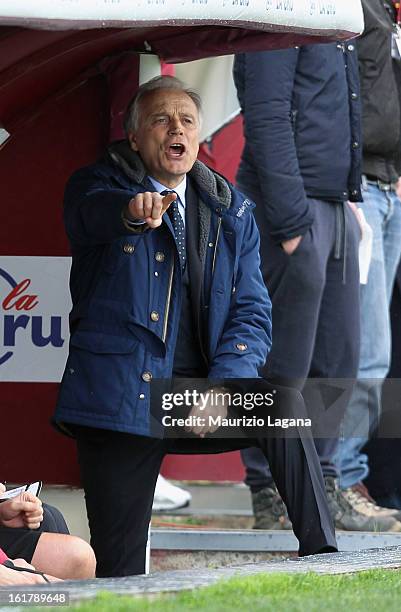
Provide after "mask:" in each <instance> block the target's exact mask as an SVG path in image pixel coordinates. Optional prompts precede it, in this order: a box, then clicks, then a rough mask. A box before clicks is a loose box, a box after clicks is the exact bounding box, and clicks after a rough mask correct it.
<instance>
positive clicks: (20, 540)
mask: <svg viewBox="0 0 401 612" xmlns="http://www.w3.org/2000/svg"><path fill="white" fill-rule="evenodd" d="M44 532H50V533H65V534H68V533H69V531H68V527H67V525H66V523H65V521H64V518H63V515H62V514H61V512H60V511H59V510H57V508H54V507H53V506H49V505H48V504H43V522H42V524H41V526H40V527H39V528H38V529H14V528H12V527H0V548H2V549H3V550H4V552H5V553H6V555H7V556H8V557H9V559H25V561H27V562H28V563H30V562H31V561H32V557H33V555H34V552H35V550H36V546H37V545H38V542H39V538H40V536H41V535H42V533H44Z"/></svg>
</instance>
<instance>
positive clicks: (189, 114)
mask: <svg viewBox="0 0 401 612" xmlns="http://www.w3.org/2000/svg"><path fill="white" fill-rule="evenodd" d="M138 123H139V126H138V129H137V131H136V133H134V132H130V134H129V141H130V143H131V148H132V149H133V150H134V151H137V152H138V153H139V154H140V156H141V158H142V160H143V162H144V164H145V166H146V169H147V171H148V174H149V175H150V176H152V177H153V178H155V179H156V180H158V181H159V182H160V183H162V184H163V185H166V187H170V188H174V187H176V186H177V185H179V184H180V183H181V181H182V179H183V178H184V176H185V174H186V173H187V172H188V171H189V170H190V169H191V168H192V166H193V165H194V162H195V160H196V157H197V155H198V150H199V127H200V126H199V115H198V110H197V108H196V105H195V103H194V102H193V101H192V99H191V98H190V97H189V96H188V95H187V94H186V93H185V92H184V91H180V90H176V89H157V90H155V91H151V92H149V93H148V94H147V95H146V96H144V97H143V98H142V100H141V102H140V107H139V122H138Z"/></svg>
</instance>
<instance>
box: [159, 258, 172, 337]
mask: <svg viewBox="0 0 401 612" xmlns="http://www.w3.org/2000/svg"><path fill="white" fill-rule="evenodd" d="M173 275H174V258H173V259H172V261H171V268H170V276H169V279H168V289H167V300H166V306H165V309H164V323H163V335H162V340H163V342H165V341H166V336H167V325H168V315H169V312H170V302H171V289H172V286H173Z"/></svg>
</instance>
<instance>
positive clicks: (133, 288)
mask: <svg viewBox="0 0 401 612" xmlns="http://www.w3.org/2000/svg"><path fill="white" fill-rule="evenodd" d="M199 124H200V99H199V96H198V95H197V94H196V93H195V92H193V91H191V90H189V89H186V88H185V87H184V85H183V84H182V83H181V82H180V81H179V80H177V79H175V78H172V77H157V78H156V79H152V80H151V81H149V82H148V83H146V84H144V85H142V86H141V87H140V88H139V90H138V92H137V94H136V96H135V98H134V99H133V101H132V102H131V103H130V105H129V107H128V110H127V116H126V124H125V127H126V134H127V139H126V140H125V141H123V142H119V143H114V144H112V145H111V146H110V148H109V149H108V152H107V154H106V156H105V157H104V158H103V160H102V161H100V162H99V163H96V164H95V165H92V166H90V167H88V168H84V169H81V170H79V171H78V172H77V173H75V174H74V175H73V177H72V178H71V179H70V182H69V183H68V186H67V190H66V197H65V223H66V229H67V233H68V237H69V240H70V243H71V248H72V254H73V265H72V272H71V293H72V299H73V310H72V313H71V321H70V322H71V343H70V354H69V358H68V361H67V365H66V370H65V374H64V377H63V382H62V386H61V391H60V396H59V400H58V407H57V410H56V416H55V420H56V422H57V423H58V424H59V426H60V427H62V428H64V429H67V430H68V431H70V432H72V433H73V435H75V436H76V438H77V446H78V456H79V463H80V468H81V476H82V482H83V486H84V488H85V497H86V505H87V511H88V517H89V525H90V529H91V536H92V544H93V546H94V549H95V553H96V556H97V562H98V565H97V568H98V575H99V576H110V575H115V576H117V575H129V574H138V573H142V572H143V571H144V569H145V549H146V540H147V533H148V525H149V520H150V515H151V507H152V498H153V492H154V488H155V483H156V479H157V474H158V472H159V468H160V464H161V461H162V459H163V457H164V455H165V454H166V453H168V452H173V451H174V452H177V442H176V441H175V442H174V441H173V440H169V439H166V438H164V439H162V438H157V437H155V434H154V432H152V431H151V423H150V422H151V417H150V409H149V400H150V387H151V385H150V384H149V383H150V382H151V380H152V378H169V377H171V376H174V377H194V378H195V377H196V378H201V377H204V378H211V379H224V378H240V377H242V378H243V377H247V378H255V377H257V375H258V367H260V366H262V365H263V364H264V362H265V360H266V355H267V352H268V350H269V348H270V344H271V340H270V334H271V323H270V301H269V298H268V295H267V291H266V289H265V287H264V283H263V280H262V277H261V274H260V270H259V255H258V246H259V235H258V231H257V228H256V225H255V222H254V219H253V216H252V214H251V210H252V208H253V205H252V204H251V202H250V201H249V200H247V199H245V198H244V197H243V196H242V195H241V194H240V193H239V192H238V191H236V190H235V189H234V188H233V187H232V185H230V184H229V183H228V182H227V181H226V180H225V179H224V178H222V177H221V176H220V175H218V174H216V173H214V172H212V171H211V170H210V169H208V168H207V167H206V166H204V165H203V164H202V163H200V162H199V161H197V160H196V157H197V153H198V142H199ZM170 192H173V193H170ZM193 411H194V413H196V408H195V407H194V408H193ZM212 429H213V428H212V427H208V426H206V427H197V426H196V425H194V427H193V428H192V431H193V433H194V434H196V435H197V436H199V437H198V438H197V439H195V442H196V443H197V444H196V445H195V446H196V449H195V450H196V452H202V451H203V452H216V451H224V450H232V449H233V448H238V447H239V446H241V444H242V446H243V445H246V444H247V441H246V440H242V442H241V441H240V442H238V440H218V441H216V440H210V439H208V438H205V436H206V435H207V434H208V433H210V432H211V431H212ZM159 435H162V434H159ZM181 442H186V443H188V440H185V441H184V440H181ZM190 442H192V441H190ZM216 442H218V444H216ZM256 443H257V444H259V445H260V446H261V447H262V448H263V451H264V452H265V453H266V455H268V456H269V458H270V462H271V465H272V471H273V474H274V477H275V479H276V481H277V486H278V488H279V490H280V491H281V492H282V495H283V496H284V497H285V499H286V501H287V504H288V506H289V514H290V516H291V518H292V520H293V524H294V531H295V533H296V535H297V536H298V538H299V540H300V552H301V554H308V553H312V552H317V551H320V550H322V551H330V550H335V546H336V544H335V539H334V535H333V527H332V524H331V521H330V517H329V513H328V510H327V507H326V502H325V498H324V488H323V481H322V478H321V475H320V474H319V466H318V463H317V458H316V454H314V453H315V451H314V449H313V444H312V443H311V441H310V440H300V439H288V440H285V439H280V440H272V439H260V440H257V441H256ZM194 448H195V447H193V448H192V449H191V448H190V445H189V444H186V445H185V446H184V445H183V446H182V447H181V451H182V450H184V451H188V450H194ZM306 453H308V457H307V456H306ZM305 498H308V499H309V501H310V506H309V505H308V506H307V504H306V503H305Z"/></svg>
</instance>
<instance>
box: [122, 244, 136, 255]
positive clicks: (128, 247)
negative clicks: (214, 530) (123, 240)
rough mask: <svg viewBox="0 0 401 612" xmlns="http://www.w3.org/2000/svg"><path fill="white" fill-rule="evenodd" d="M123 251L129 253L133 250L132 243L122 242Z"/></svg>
mask: <svg viewBox="0 0 401 612" xmlns="http://www.w3.org/2000/svg"><path fill="white" fill-rule="evenodd" d="M123 251H124V253H128V254H129V255H131V254H132V253H133V252H134V251H135V247H134V245H133V244H124V246H123Z"/></svg>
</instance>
